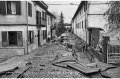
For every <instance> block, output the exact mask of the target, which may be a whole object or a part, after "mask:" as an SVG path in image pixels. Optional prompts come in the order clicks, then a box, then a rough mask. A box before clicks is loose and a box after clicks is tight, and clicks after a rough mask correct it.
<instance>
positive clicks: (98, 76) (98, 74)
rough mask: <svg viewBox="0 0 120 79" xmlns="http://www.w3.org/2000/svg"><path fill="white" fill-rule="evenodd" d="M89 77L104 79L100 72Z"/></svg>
mask: <svg viewBox="0 0 120 79" xmlns="http://www.w3.org/2000/svg"><path fill="white" fill-rule="evenodd" d="M90 77H92V78H104V77H103V76H102V75H101V74H100V72H97V73H94V74H91V75H90Z"/></svg>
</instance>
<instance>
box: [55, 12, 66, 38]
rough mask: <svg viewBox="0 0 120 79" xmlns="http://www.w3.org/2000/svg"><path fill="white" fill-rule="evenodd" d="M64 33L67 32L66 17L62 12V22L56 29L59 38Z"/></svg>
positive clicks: (60, 21)
mask: <svg viewBox="0 0 120 79" xmlns="http://www.w3.org/2000/svg"><path fill="white" fill-rule="evenodd" d="M64 32H65V27H64V16H63V13H62V12H61V15H60V20H59V23H58V26H57V28H56V34H57V36H60V35H61V34H62V33H64Z"/></svg>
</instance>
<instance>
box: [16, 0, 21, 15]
mask: <svg viewBox="0 0 120 79" xmlns="http://www.w3.org/2000/svg"><path fill="white" fill-rule="evenodd" d="M16 14H17V15H20V14H21V2H20V1H16Z"/></svg>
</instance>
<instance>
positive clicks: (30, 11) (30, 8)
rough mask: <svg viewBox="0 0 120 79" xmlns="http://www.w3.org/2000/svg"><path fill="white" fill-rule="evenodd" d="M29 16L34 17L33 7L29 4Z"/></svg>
mask: <svg viewBox="0 0 120 79" xmlns="http://www.w3.org/2000/svg"><path fill="white" fill-rule="evenodd" d="M28 15H29V16H31V17H32V5H31V4H30V3H28Z"/></svg>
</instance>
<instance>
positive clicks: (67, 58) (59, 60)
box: [52, 56, 75, 64]
mask: <svg viewBox="0 0 120 79" xmlns="http://www.w3.org/2000/svg"><path fill="white" fill-rule="evenodd" d="M66 61H71V62H74V61H75V58H74V57H72V56H67V57H62V58H59V59H58V60H55V61H53V62H52V63H54V64H55V63H62V62H66Z"/></svg>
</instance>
